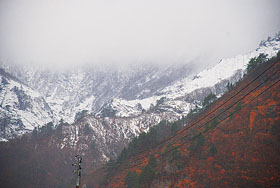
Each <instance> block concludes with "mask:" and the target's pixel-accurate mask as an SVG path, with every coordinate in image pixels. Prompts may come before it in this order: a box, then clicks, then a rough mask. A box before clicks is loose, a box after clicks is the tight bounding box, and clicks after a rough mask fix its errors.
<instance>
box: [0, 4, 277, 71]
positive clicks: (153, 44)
mask: <svg viewBox="0 0 280 188" xmlns="http://www.w3.org/2000/svg"><path fill="white" fill-rule="evenodd" d="M0 7H1V8H0V57H2V58H9V59H11V60H12V61H15V62H18V63H35V64H39V65H40V64H44V65H46V64H47V65H50V66H52V67H69V66H70V67H72V66H76V65H82V64H93V65H102V64H112V65H115V66H118V65H125V64H135V63H188V62H191V61H193V60H195V59H198V58H199V59H203V60H202V61H200V62H204V63H205V65H206V64H211V63H214V62H216V61H218V60H219V59H220V58H225V57H232V56H234V55H237V54H240V53H244V52H247V51H250V50H252V49H254V48H255V47H257V45H258V44H259V42H260V41H261V40H262V39H265V38H266V37H267V36H269V35H270V36H273V35H274V33H276V32H278V31H279V30H280V22H279V17H280V12H279V7H280V1H279V0H265V1H260V0H227V1H225V0H212V1H208V0H173V1H171V0H48V1H47V0H1V1H0Z"/></svg>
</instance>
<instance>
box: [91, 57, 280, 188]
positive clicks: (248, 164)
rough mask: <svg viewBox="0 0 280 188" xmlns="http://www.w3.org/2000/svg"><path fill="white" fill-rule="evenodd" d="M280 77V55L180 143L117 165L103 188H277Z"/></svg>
mask: <svg viewBox="0 0 280 188" xmlns="http://www.w3.org/2000/svg"><path fill="white" fill-rule="evenodd" d="M264 70H267V71H265V72H264ZM279 71H280V54H279V55H278V59H277V60H276V59H274V60H272V61H270V62H269V63H267V64H263V65H261V66H260V67H258V68H257V69H256V70H254V71H253V72H251V73H249V74H248V76H247V77H245V79H244V80H242V81H241V82H240V83H238V85H237V86H236V87H235V88H233V90H231V92H229V93H227V94H225V95H224V96H223V97H221V98H220V99H219V100H218V101H217V102H215V103H214V104H212V105H211V106H210V107H208V108H207V109H206V110H204V111H203V112H202V113H200V114H198V116H196V117H194V119H192V121H191V122H190V123H188V124H187V125H185V128H184V129H183V130H182V131H179V132H177V134H176V136H175V137H172V138H171V139H167V141H165V142H163V144H158V145H157V146H156V147H153V148H152V149H149V150H147V151H143V152H140V153H139V154H138V155H136V156H133V157H130V158H128V159H127V160H126V161H123V162H121V163H117V164H116V166H115V168H116V169H114V171H113V175H112V173H111V176H107V178H108V179H107V183H106V184H105V185H104V186H102V187H114V188H117V187H127V186H128V185H129V186H130V187H155V188H157V187H158V188H165V187H166V188H169V187H170V188H171V187H177V188H179V187H182V188H183V187H278V186H279V184H280V180H279V176H280V174H279V165H280V163H279V161H280V158H279V157H280V153H279V149H278V148H279V146H280V142H279V136H280V135H279V133H280V132H279V123H280V113H279V112H280V95H279V93H280V89H279V88H280V85H279V84H280V77H279V75H280V72H279ZM243 88H244V89H243ZM268 153H269V155H268ZM94 175H95V173H93V174H92V176H94ZM105 182H106V181H105ZM91 183H92V182H91ZM88 184H90V181H89V182H88Z"/></svg>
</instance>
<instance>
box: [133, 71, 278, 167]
mask: <svg viewBox="0 0 280 188" xmlns="http://www.w3.org/2000/svg"><path fill="white" fill-rule="evenodd" d="M278 71H279V70H277V71H276V72H274V73H273V75H272V76H274V75H275V74H276V73H277V72H278ZM272 76H271V77H272ZM271 77H269V78H267V79H266V80H265V81H264V82H262V83H261V84H259V85H258V86H257V87H255V88H254V89H252V90H251V91H250V92H248V93H247V94H246V95H244V96H243V97H242V98H241V99H239V100H237V101H236V102H235V103H233V104H232V105H230V106H229V107H228V108H226V109H225V110H223V111H222V112H220V113H219V114H218V115H216V116H214V117H213V118H212V119H210V120H208V121H207V123H208V122H210V121H212V120H213V119H215V118H217V117H219V116H220V115H221V114H223V113H224V112H226V111H227V110H228V109H230V108H232V107H233V106H234V105H236V104H237V103H238V102H240V100H242V99H244V98H245V97H246V96H248V95H249V94H250V93H251V92H252V91H254V90H255V89H257V88H258V87H259V86H261V85H262V84H263V83H265V82H266V81H267V80H269V79H270V78H271ZM226 102H227V101H226ZM220 106H221V105H220ZM204 117H206V116H204ZM204 117H203V118H202V119H204ZM202 119H201V120H202ZM201 120H199V121H197V122H195V123H193V124H191V125H190V126H188V127H186V128H184V129H183V130H184V131H186V130H188V129H190V128H192V127H193V126H194V125H195V124H197V123H198V122H200V121H201ZM207 123H206V124H207ZM181 133H182V131H181V132H180V134H181ZM178 135H179V134H176V135H175V136H178ZM175 136H172V138H174V137H175ZM166 140H167V141H169V140H171V139H166ZM166 140H165V142H166ZM159 145H160V144H159ZM159 145H156V147H157V146H159ZM143 153H144V152H143ZM140 154H141V153H140ZM143 158H145V157H139V158H138V159H136V160H134V161H133V162H136V161H138V160H141V159H143Z"/></svg>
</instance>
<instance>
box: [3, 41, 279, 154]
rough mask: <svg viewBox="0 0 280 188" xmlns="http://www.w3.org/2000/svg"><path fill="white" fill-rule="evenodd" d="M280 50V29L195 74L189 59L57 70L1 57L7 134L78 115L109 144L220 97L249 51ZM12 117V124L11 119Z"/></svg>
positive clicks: (70, 134) (70, 133)
mask: <svg viewBox="0 0 280 188" xmlns="http://www.w3.org/2000/svg"><path fill="white" fill-rule="evenodd" d="M279 50H280V36H277V37H275V38H274V39H270V40H267V41H266V42H263V43H262V44H261V45H260V46H259V47H258V48H257V49H256V50H254V51H252V52H249V53H246V54H243V55H238V56H236V57H234V58H229V59H223V60H221V61H220V62H219V63H218V64H217V65H215V66H213V67H212V68H209V69H207V70H203V71H202V72H199V73H197V74H195V72H196V70H195V69H193V67H194V66H191V65H189V64H188V65H176V66H167V67H159V66H155V65H150V66H147V65H145V66H140V67H139V66H135V67H130V68H124V69H112V70H109V69H103V68H96V67H95V68H88V67H87V68H81V69H77V70H72V71H67V72H52V71H49V70H45V69H44V70H42V69H39V68H34V67H32V68H30V67H22V66H18V65H14V64H9V63H8V62H7V61H2V62H1V64H0V66H1V67H2V68H3V69H2V73H1V90H0V97H1V98H0V101H1V107H0V110H1V138H2V139H7V138H11V137H13V136H15V135H22V134H23V133H25V132H28V131H30V130H32V129H33V128H34V127H37V126H42V125H44V124H45V123H47V122H49V121H54V122H58V121H59V120H60V119H64V121H66V122H69V123H73V122H74V121H75V119H76V120H78V121H77V123H74V124H73V126H76V125H78V124H79V123H80V122H87V124H89V127H90V129H91V130H93V133H92V136H93V135H95V137H96V138H98V139H97V140H99V141H97V145H100V147H101V146H102V145H103V146H105V145H110V144H108V142H109V140H110V138H114V139H115V140H118V142H122V141H121V140H127V141H129V140H130V139H131V138H132V137H134V136H136V135H138V134H139V133H140V132H143V131H148V129H149V127H150V126H153V125H155V124H157V123H158V122H160V121H161V120H163V119H167V120H169V121H171V120H172V121H173V120H176V119H179V118H181V117H182V116H185V115H187V114H188V112H189V110H190V109H191V108H193V107H194V106H195V105H197V104H198V105H199V104H201V102H202V101H203V99H204V98H205V96H207V95H208V94H209V93H214V94H216V95H217V96H221V95H222V94H223V93H224V92H225V91H226V90H227V88H226V85H227V84H228V83H229V82H230V83H233V84H234V83H235V82H237V81H238V80H239V79H241V78H242V76H243V75H244V74H245V73H246V66H247V63H248V62H249V60H250V59H251V58H253V57H256V56H258V55H259V54H261V53H264V54H268V57H272V56H274V55H276V53H277V52H278V51H279ZM7 82H8V83H7ZM22 104H24V105H22ZM7 119H11V120H13V122H14V123H13V124H7V123H6V122H7ZM9 121H10V120H9ZM11 122H12V121H11ZM116 122H119V123H116ZM81 126H84V124H83V125H80V127H81ZM78 127H79V126H78ZM73 130H75V131H76V128H69V130H68V129H67V130H66V129H65V144H67V143H68V144H69V143H72V142H73V143H74V142H77V140H79V136H75V137H73V135H77V134H78V133H76V132H75V131H73ZM110 132H112V134H111V133H110ZM73 138H75V139H74V141H73ZM127 141H123V143H126V142H127ZM110 142H112V143H113V141H110ZM105 143H106V144H105ZM70 145H71V144H70ZM72 145H73V146H74V145H75V144H72ZM122 145H125V144H122ZM103 146H102V147H103ZM60 147H62V145H61V146H60ZM107 147H109V146H107ZM103 149H104V148H103ZM108 152H111V154H112V151H110V150H109V149H108V150H106V152H105V151H104V152H102V155H103V157H104V156H109V155H107V154H108ZM105 153H107V154H105ZM113 153H114V152H113ZM104 158H106V157H104Z"/></svg>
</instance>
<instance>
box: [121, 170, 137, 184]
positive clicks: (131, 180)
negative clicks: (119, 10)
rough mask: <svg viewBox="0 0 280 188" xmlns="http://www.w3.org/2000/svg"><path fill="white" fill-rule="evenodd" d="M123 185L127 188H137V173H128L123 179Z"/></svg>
mask: <svg viewBox="0 0 280 188" xmlns="http://www.w3.org/2000/svg"><path fill="white" fill-rule="evenodd" d="M124 184H125V185H126V186H127V188H138V187H139V181H138V176H137V173H136V172H135V171H133V172H131V171H129V172H128V173H127V175H126V177H125V180H124Z"/></svg>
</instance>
